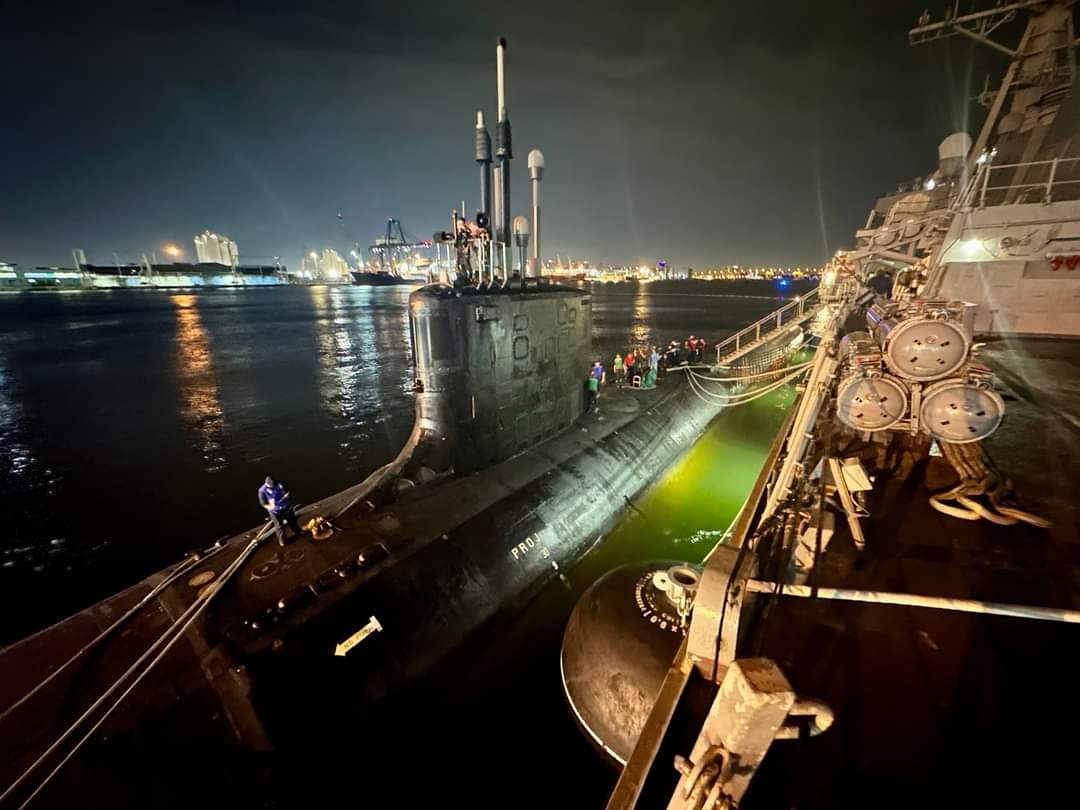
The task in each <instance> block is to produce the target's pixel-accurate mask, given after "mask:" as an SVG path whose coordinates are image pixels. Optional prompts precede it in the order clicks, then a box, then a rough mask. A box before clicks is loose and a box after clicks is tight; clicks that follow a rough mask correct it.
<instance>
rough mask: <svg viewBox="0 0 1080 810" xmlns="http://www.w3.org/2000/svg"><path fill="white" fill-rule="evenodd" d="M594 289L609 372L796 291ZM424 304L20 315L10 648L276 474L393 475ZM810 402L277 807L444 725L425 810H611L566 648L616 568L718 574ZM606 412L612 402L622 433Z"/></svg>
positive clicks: (279, 299) (375, 724) (211, 532)
mask: <svg viewBox="0 0 1080 810" xmlns="http://www.w3.org/2000/svg"><path fill="white" fill-rule="evenodd" d="M592 292H593V311H594V354H595V357H596V359H600V360H602V361H603V362H604V363H605V365H606V366H607V367H608V368H609V369H610V363H611V358H612V357H613V355H614V354H615V352H616V351H622V352H625V350H626V349H627V348H629V347H631V346H646V345H653V344H659V345H666V344H667V343H668V342H669V341H670V340H672V339H685V338H686V337H687V336H688V335H690V334H694V335H696V336H699V337H704V338H705V339H706V340H708V341H709V342H710V345H711V344H712V343H713V342H714V341H715V340H716V339H717V338H719V337H722V336H724V335H726V334H728V333H730V332H732V331H734V330H735V329H737V328H738V327H739V326H741V325H743V324H746V323H749V322H751V321H753V320H755V319H756V318H758V317H761V316H762V315H764V314H766V313H767V312H769V311H771V310H772V309H774V308H776V307H777V306H778V305H779V304H780V303H781V301H780V299H781V298H782V297H783V294H784V293H789V291H788V290H783V289H781V288H778V287H776V286H774V285H773V284H772V283H770V282H756V283H745V282H744V283H739V284H738V285H737V286H733V285H730V284H716V283H712V284H710V283H706V282H652V283H648V284H633V283H624V284H601V285H595V286H593V288H592ZM408 293H409V290H408V289H407V288H403V287H402V288H396V287H383V288H361V287H309V288H281V289H267V290H246V291H245V290H217V291H201V292H198V293H178V292H171V293H164V292H125V293H78V294H40V295H24V296H4V297H0V486H3V488H4V491H5V493H6V494H7V496H8V497H7V498H6V501H7V503H8V507H9V508H8V510H7V515H6V521H5V523H6V529H7V530H6V531H5V532H4V533H3V535H2V538H0V565H2V568H0V583H2V589H0V592H2V593H3V597H2V598H3V607H4V611H5V617H6V621H5V622H4V624H3V638H2V639H0V643H7V642H10V641H13V640H15V639H17V638H19V637H22V636H24V635H26V634H27V633H29V632H32V631H34V630H35V629H38V628H40V627H42V626H45V625H47V624H48V623H50V622H52V621H54V620H56V619H59V618H62V617H63V616H65V615H67V614H69V613H70V612H72V611H74V610H77V609H79V608H80V607H83V606H85V605H86V604H88V603H90V602H92V601H94V600H96V599H98V598H101V597H104V596H106V595H108V594H109V593H111V592H112V591H114V590H116V589H118V588H121V587H124V586H126V585H128V584H131V583H132V582H134V581H135V580H137V579H138V578H140V577H142V576H145V575H146V574H148V573H150V572H152V571H154V570H157V569H158V568H161V567H163V566H165V565H168V564H170V563H172V562H173V561H175V560H176V559H177V558H179V557H180V556H181V555H182V554H183V553H184V552H185V551H187V550H189V549H191V548H194V547H198V546H205V545H207V544H209V543H210V542H212V541H213V540H215V539H216V538H218V537H222V536H226V535H228V534H231V533H233V532H236V531H238V530H242V529H244V528H247V527H249V526H251V525H254V524H256V523H257V522H258V521H259V519H260V517H261V515H260V511H259V508H258V504H257V502H256V498H255V490H256V488H257V486H258V484H259V483H260V482H261V480H262V478H263V477H264V476H265V475H266V474H267V473H268V472H272V473H273V474H275V475H276V476H279V477H280V478H282V479H284V480H285V481H286V482H287V483H288V484H289V486H290V488H291V490H292V493H293V497H294V500H296V501H298V502H300V503H303V502H305V501H308V500H312V499H315V498H317V497H321V496H323V495H326V494H329V493H331V492H334V491H337V490H340V489H342V488H344V487H346V486H348V485H350V484H352V483H355V482H356V481H358V480H360V479H361V478H363V477H364V476H365V475H366V474H367V473H369V472H370V471H371V470H373V469H374V468H376V467H378V466H381V465H382V464H384V463H386V462H387V461H389V460H390V459H391V458H392V457H393V456H394V455H395V454H396V452H397V451H398V449H399V447H400V446H401V444H402V443H403V442H404V440H405V438H406V437H407V435H408V433H409V430H410V428H411V426H412V420H413V400H412V382H413V370H412V359H411V350H410V346H409V330H408V320H407V299H408ZM789 294H797V291H796V290H791V291H790V293H789ZM585 371H586V370H584V369H583V376H584V373H585ZM661 384H662V382H661ZM790 398H791V394H790V392H784V391H781V392H777V393H776V394H774V395H772V396H770V397H767V398H763V399H761V400H757V401H755V402H753V403H751V404H749V405H747V406H743V407H740V408H736V409H732V410H731V411H728V412H726V413H724V414H722V415H721V416H720V417H719V418H718V420H717V421H716V422H715V423H714V424H713V426H712V428H711V429H710V431H709V432H708V433H707V434H706V435H705V436H704V437H703V438H702V439H701V440H700V441H699V442H698V443H697V444H696V445H695V447H694V448H693V449H692V450H691V451H690V452H689V453H688V454H687V455H686V456H685V457H684V458H683V459H682V460H681V461H680V462H679V463H677V464H676V465H675V466H674V467H673V468H672V469H670V470H668V471H667V473H666V474H665V475H664V476H663V478H662V479H661V480H659V481H657V482H656V483H654V485H653V486H652V487H651V488H650V489H649V490H648V492H646V493H644V495H643V496H642V497H641V498H640V499H639V500H638V501H637V502H636V503H635V506H636V510H630V511H628V512H627V515H626V518H625V519H624V520H623V522H622V523H621V524H620V525H619V526H618V528H617V529H616V530H615V531H614V532H613V533H612V534H611V535H609V536H608V537H606V538H604V539H603V541H602V542H600V543H599V544H598V545H597V546H596V547H595V548H594V549H593V551H592V552H591V553H590V554H589V555H588V556H587V557H586V558H585V559H584V560H583V561H582V562H581V563H580V564H579V565H577V566H575V567H574V568H572V569H570V570H568V571H566V572H565V573H564V576H563V578H562V579H561V580H558V581H555V582H554V583H553V584H552V585H551V586H549V587H548V588H547V589H546V590H545V591H544V592H543V593H542V594H541V595H540V597H539V598H537V599H536V600H535V601H534V602H533V603H532V604H531V605H530V606H529V607H528V608H527V609H526V610H524V611H523V612H522V613H520V614H518V615H516V616H513V617H504V618H503V619H501V620H500V621H498V622H496V623H494V625H492V626H488V627H486V628H484V629H483V630H482V631H481V632H480V633H479V634H477V636H476V637H475V638H473V639H471V640H470V641H469V642H468V643H467V644H466V645H465V647H464V648H462V649H460V650H459V651H457V652H456V653H455V654H453V655H452V656H451V657H450V659H449V660H447V661H446V662H445V663H444V664H443V665H441V666H440V667H438V669H437V671H436V672H434V673H432V675H431V676H430V677H428V678H426V679H425V680H424V681H423V682H422V683H420V684H417V685H416V686H415V687H414V688H412V689H410V690H408V691H407V692H406V693H405V694H401V695H399V696H397V697H395V698H394V699H391V700H389V701H386V702H385V704H384V705H381V706H379V707H377V708H376V709H375V710H374V711H372V713H371V714H370V715H368V716H365V717H364V718H362V720H360V719H356V718H352V719H347V718H346V719H343V722H357V723H360V724H361V726H362V731H361V733H358V734H357V735H356V737H355V745H352V746H349V747H346V748H344V749H342V748H335V749H334V751H333V752H328V751H321V750H320V751H319V752H318V756H317V757H314V758H313V759H308V758H307V757H305V756H304V755H303V753H304V749H305V748H307V742H308V741H295V742H296V743H297V744H298V748H297V749H296V750H295V751H286V752H285V756H288V757H291V759H289V760H288V761H289V762H290V763H293V764H295V762H296V761H298V760H307V761H306V764H305V766H304V769H303V770H302V771H297V770H296V769H295V768H293V767H291V766H290V767H272V768H270V769H269V776H267V780H268V781H267V782H266V783H265V784H264V786H263V789H262V790H256V793H258V794H260V795H261V796H263V797H264V798H265V797H267V796H277V797H279V798H281V799H282V800H283V801H284V798H283V797H287V796H292V797H293V799H295V800H303V798H304V797H311V796H312V793H313V788H312V780H311V779H310V778H309V776H312V775H314V774H317V773H320V772H321V773H322V777H325V779H326V780H332V779H333V778H334V775H333V771H334V769H337V768H341V767H344V764H347V763H348V762H349V761H353V760H356V761H363V762H364V763H365V770H367V769H370V770H371V773H372V778H373V779H376V780H377V781H379V782H380V784H384V785H385V784H387V783H396V782H398V781H401V780H406V781H407V780H408V779H409V773H411V767H412V766H411V764H410V763H408V762H405V761H403V760H402V759H401V758H400V757H398V756H397V754H396V752H399V751H402V750H405V749H406V748H407V747H408V744H409V739H411V738H412V737H413V735H415V734H417V733H418V732H419V730H420V729H423V733H424V735H425V736H426V738H427V739H428V740H429V741H430V743H431V744H432V745H433V746H436V747H437V748H438V749H439V750H440V752H441V753H440V755H439V756H438V757H435V758H433V760H432V761H431V762H430V763H428V764H427V772H428V773H429V774H430V775H431V777H432V778H431V779H430V780H425V781H423V782H422V783H417V784H413V785H410V787H409V789H410V790H411V791H412V792H413V798H415V800H416V801H417V802H420V801H421V800H422V801H425V802H426V801H437V800H439V799H440V798H443V799H445V798H453V799H455V803H456V800H463V801H466V803H468V802H469V796H470V795H471V794H470V792H469V791H470V790H472V788H469V784H471V780H473V779H474V778H475V779H479V778H481V773H480V772H481V771H483V772H485V775H484V776H483V778H485V779H487V780H488V781H489V782H490V783H491V784H497V785H498V786H499V788H498V789H499V790H512V789H514V787H515V785H517V784H518V780H519V778H520V777H521V775H522V774H521V773H519V772H518V770H517V769H520V768H522V767H524V768H526V769H527V770H528V771H529V773H532V774H533V775H534V776H535V773H536V772H539V773H542V772H545V771H548V772H550V773H552V774H555V773H557V774H559V775H560V776H559V779H558V780H553V779H552V780H544V779H540V780H539V781H538V782H531V784H530V788H529V790H530V792H531V794H532V795H531V796H530V801H529V802H526V804H529V805H531V804H533V802H532V801H531V800H532V799H536V800H537V802H536V803H546V804H547V805H548V806H551V804H552V803H555V804H556V806H557V805H558V802H559V801H560V798H562V799H565V798H566V796H565V794H564V793H561V792H560V791H561V790H562V788H560V786H559V785H560V784H562V785H564V786H565V781H566V780H567V779H570V780H573V781H574V782H575V784H576V788H575V793H574V800H573V804H572V805H566V806H599V805H601V804H602V803H603V797H604V796H605V795H606V794H607V792H608V791H609V790H610V788H611V785H612V784H613V780H614V776H615V773H614V771H613V770H610V769H608V768H607V767H605V766H604V765H603V764H602V763H601V761H600V759H599V757H598V755H597V754H596V752H595V751H593V749H592V748H591V747H590V746H589V745H588V744H587V743H586V742H585V740H584V738H583V737H582V736H581V734H579V732H578V730H577V729H576V728H575V726H574V722H573V720H572V719H571V717H570V713H569V712H568V711H567V709H566V706H565V703H564V699H563V694H562V687H561V683H560V680H559V664H558V650H559V644H560V642H561V637H562V630H563V627H564V625H565V622H566V619H567V618H568V616H569V613H570V611H571V609H572V608H573V605H574V603H575V601H576V599H577V597H578V596H579V595H580V594H581V593H582V591H583V590H584V589H585V588H586V587H588V585H589V584H591V583H592V582H593V581H594V580H595V579H596V578H597V577H599V576H600V575H601V574H603V573H604V572H605V571H607V570H609V569H610V568H612V567H615V566H617V565H620V564H623V563H625V562H631V561H636V560H649V559H685V560H688V561H691V562H698V561H700V560H701V558H702V556H703V555H704V554H705V553H706V552H707V550H708V549H709V548H710V547H711V546H712V545H713V544H714V543H715V542H716V540H717V538H718V537H719V534H720V533H721V532H722V531H723V530H724V529H725V528H726V527H727V526H728V524H729V523H730V522H731V520H732V518H733V517H734V515H735V513H736V512H737V510H738V508H739V507H740V505H741V504H742V501H743V499H744V498H745V496H746V493H747V491H748V490H749V488H750V486H751V483H752V481H753V479H754V477H755V476H756V475H757V473H758V470H759V468H760V464H761V461H762V459H763V458H764V455H765V453H766V451H767V448H768V446H769V444H770V442H771V441H772V438H773V436H774V434H775V431H776V429H777V427H778V426H779V424H780V422H781V420H782V419H783V416H784V410H785V408H786V406H787V404H788V403H789V402H790ZM602 405H603V399H602V398H601V413H602ZM480 751H483V752H484V753H483V755H482V756H481V760H482V763H481V761H480V760H478V759H477V756H478V752H480ZM306 753H312V752H311V751H310V749H308V750H307V751H306ZM276 756H278V755H275V757H276ZM275 761H276V762H278V763H280V761H281V760H275ZM477 769H478V770H477ZM472 771H476V772H475V773H473V772H472ZM313 772H314V773H313ZM298 777H299V778H298ZM320 778H321V777H320ZM388 780H389V781H388ZM315 781H316V783H318V782H319V780H318V779H316V780H315ZM325 783H326V784H329V782H325ZM317 792H318V791H317V790H316V791H314V793H317ZM380 792H381V791H380ZM253 798H254V795H253ZM541 799H542V800H543V801H540V800H541ZM268 801H269V800H268V799H267V800H265V801H264V800H258V802H257V803H261V804H263V805H266V803H267V802H268ZM269 803H270V804H273V802H272V801H269ZM498 804H499V802H498V801H493V802H492V801H488V800H483V801H480V800H476V801H475V802H474V803H473V805H474V806H497V805H498ZM291 805H292V802H291V801H284V805H283V806H291ZM406 806H413V804H412V803H411V802H409V801H407V802H406Z"/></svg>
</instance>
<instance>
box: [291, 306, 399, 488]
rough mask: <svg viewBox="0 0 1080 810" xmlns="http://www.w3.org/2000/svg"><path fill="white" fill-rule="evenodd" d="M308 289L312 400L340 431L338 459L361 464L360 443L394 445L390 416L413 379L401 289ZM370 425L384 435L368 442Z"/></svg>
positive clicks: (395, 437) (371, 435)
mask: <svg viewBox="0 0 1080 810" xmlns="http://www.w3.org/2000/svg"><path fill="white" fill-rule="evenodd" d="M310 295H311V301H312V306H313V309H314V314H315V340H316V343H317V346H318V362H319V400H320V403H321V405H322V409H323V411H324V412H325V413H326V414H328V415H329V416H330V417H331V419H332V424H333V425H334V429H335V430H337V431H339V436H338V440H337V444H338V449H339V451H340V452H341V453H342V456H343V458H344V459H345V460H346V462H347V463H349V464H350V465H351V466H356V465H360V466H363V464H364V459H363V456H362V455H361V454H362V453H363V452H364V451H365V450H372V449H374V448H376V447H379V448H383V449H386V448H389V449H391V450H396V449H397V448H396V446H392V445H396V444H398V443H400V441H401V436H400V435H398V434H399V433H400V429H399V427H398V426H397V425H396V423H395V417H397V416H399V415H400V413H401V406H402V404H403V403H402V398H403V396H405V395H406V392H409V391H411V390H412V382H413V373H412V368H411V364H410V363H409V362H408V357H409V354H408V353H409V345H410V343H409V313H408V308H407V307H406V306H405V303H406V301H407V299H408V289H407V288H402V289H401V290H395V289H373V288H367V287H360V288H356V287H331V288H325V287H312V288H310ZM392 423H393V424H392ZM377 426H378V428H377ZM377 429H381V431H382V432H383V434H384V436H383V438H382V439H381V440H380V441H373V439H374V438H375V433H376V430H377Z"/></svg>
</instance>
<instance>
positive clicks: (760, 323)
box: [716, 287, 821, 366]
mask: <svg viewBox="0 0 1080 810" xmlns="http://www.w3.org/2000/svg"><path fill="white" fill-rule="evenodd" d="M820 290H821V288H820V287H814V289H812V290H810V292H808V293H806V294H804V295H798V296H796V297H795V299H794V300H792V301H789V302H788V303H786V304H784V306H782V307H780V308H779V309H777V310H774V311H773V312H770V313H769V314H768V315H766V316H765V317H764V318H761V319H760V320H757V321H754V322H753V323H752V324H750V325H749V326H745V327H743V328H742V329H740V330H739V331H738V332H736V333H735V334H733V335H729V336H728V337H726V338H724V339H723V340H721V341H720V342H719V343H717V344H716V365H718V366H719V365H721V364H722V363H721V361H722V360H723V359H724V358H725V357H728V358H730V357H732V356H738V355H741V354H745V353H746V352H748V351H750V349H752V348H756V347H757V345H758V344H759V343H761V342H762V341H763V340H764V339H767V338H768V337H769V336H770V335H772V334H774V333H775V332H778V331H779V330H780V329H782V328H784V327H786V326H791V325H792V324H794V323H798V322H801V321H803V320H805V319H806V318H808V317H809V316H810V315H812V314H813V312H814V310H815V309H816V308H817V305H818V304H820V303H821V301H820V294H819V291H820ZM811 299H814V300H811ZM807 304H810V305H811V306H809V307H808V306H807ZM751 335H753V337H752V338H751V339H750V340H747V338H749V337H750V336H751Z"/></svg>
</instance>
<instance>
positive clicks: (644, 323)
mask: <svg viewBox="0 0 1080 810" xmlns="http://www.w3.org/2000/svg"><path fill="white" fill-rule="evenodd" d="M649 303H650V301H649V293H648V287H647V286H646V285H645V284H640V283H639V284H638V288H637V295H635V296H634V305H633V306H634V320H633V323H632V324H631V326H630V341H631V344H632V345H633V346H634V347H635V348H639V349H648V348H649V347H651V346H652V333H653V322H652V310H651V308H650V306H649Z"/></svg>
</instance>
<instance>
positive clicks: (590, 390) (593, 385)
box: [585, 360, 604, 413]
mask: <svg viewBox="0 0 1080 810" xmlns="http://www.w3.org/2000/svg"><path fill="white" fill-rule="evenodd" d="M602 382H604V366H603V364H602V363H601V362H600V361H599V360H597V361H596V362H594V363H593V366H592V369H590V371H589V379H588V380H587V381H586V384H587V388H586V393H587V398H586V400H585V413H591V412H592V411H596V413H600V408H599V407H598V406H597V398H598V397H599V396H600V384H601V383H602Z"/></svg>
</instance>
